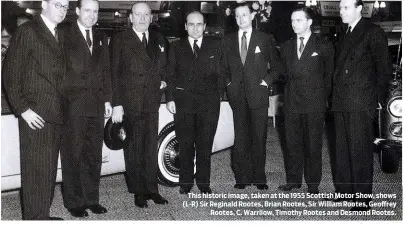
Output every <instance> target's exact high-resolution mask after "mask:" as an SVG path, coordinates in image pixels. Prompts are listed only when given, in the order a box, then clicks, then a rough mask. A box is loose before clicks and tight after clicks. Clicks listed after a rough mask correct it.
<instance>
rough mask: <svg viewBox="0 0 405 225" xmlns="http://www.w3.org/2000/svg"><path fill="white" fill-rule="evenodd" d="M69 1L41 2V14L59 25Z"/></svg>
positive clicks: (51, 0) (52, 0) (53, 0)
mask: <svg viewBox="0 0 405 225" xmlns="http://www.w3.org/2000/svg"><path fill="white" fill-rule="evenodd" d="M68 7H69V0H49V1H42V14H43V15H44V16H46V17H47V18H48V19H49V20H50V21H51V22H53V23H55V24H59V23H61V22H62V21H63V20H64V19H65V16H66V12H67V10H68Z"/></svg>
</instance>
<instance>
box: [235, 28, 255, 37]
mask: <svg viewBox="0 0 405 225" xmlns="http://www.w3.org/2000/svg"><path fill="white" fill-rule="evenodd" d="M245 31H246V32H247V33H246V35H247V36H250V35H251V34H252V31H253V28H252V27H249V28H248V29H247V30H241V29H239V30H238V36H239V37H242V35H243V32H245Z"/></svg>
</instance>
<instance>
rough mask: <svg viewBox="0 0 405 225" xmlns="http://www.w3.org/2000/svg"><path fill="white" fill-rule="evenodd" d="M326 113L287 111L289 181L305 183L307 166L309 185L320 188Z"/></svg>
mask: <svg viewBox="0 0 405 225" xmlns="http://www.w3.org/2000/svg"><path fill="white" fill-rule="evenodd" d="M324 117H325V116H324V113H323V112H314V113H303V114H301V113H290V112H286V113H285V134H286V141H287V147H286V148H284V152H283V153H284V167H285V171H286V178H287V183H288V184H301V183H302V173H303V170H304V177H305V181H306V183H307V185H308V187H309V188H318V186H319V184H320V182H321V178H322V140H323V139H322V134H323V124H324Z"/></svg>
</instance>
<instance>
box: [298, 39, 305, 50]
mask: <svg viewBox="0 0 405 225" xmlns="http://www.w3.org/2000/svg"><path fill="white" fill-rule="evenodd" d="M303 50H304V37H300V48H299V49H298V51H299V52H300V54H301V53H302V51H303Z"/></svg>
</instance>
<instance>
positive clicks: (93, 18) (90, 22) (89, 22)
mask: <svg viewBox="0 0 405 225" xmlns="http://www.w3.org/2000/svg"><path fill="white" fill-rule="evenodd" d="M98 7H99V6H98V2H97V1H93V0H83V1H82V6H81V8H76V14H77V15H78V16H79V18H78V20H79V23H80V24H81V25H83V26H84V27H85V28H91V27H92V26H94V24H96V23H97V20H98Z"/></svg>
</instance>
